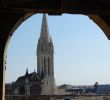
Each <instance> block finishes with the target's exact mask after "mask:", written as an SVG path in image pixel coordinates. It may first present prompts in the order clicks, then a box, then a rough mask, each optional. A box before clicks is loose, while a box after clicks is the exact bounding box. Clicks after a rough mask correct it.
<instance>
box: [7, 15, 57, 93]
mask: <svg viewBox="0 0 110 100" xmlns="http://www.w3.org/2000/svg"><path fill="white" fill-rule="evenodd" d="M36 55H37V72H35V71H34V72H33V73H30V74H29V73H28V69H27V70H26V73H25V75H24V76H20V77H18V79H17V80H16V81H15V82H13V83H11V84H6V95H53V94H55V92H56V85H55V78H54V46H53V42H52V38H51V36H50V34H49V29H48V22H47V17H46V14H43V18H42V26H41V33H40V37H39V40H38V44H37V50H36Z"/></svg>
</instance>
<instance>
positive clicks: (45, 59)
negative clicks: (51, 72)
mask: <svg viewBox="0 0 110 100" xmlns="http://www.w3.org/2000/svg"><path fill="white" fill-rule="evenodd" d="M44 74H45V75H46V74H47V73H46V58H44Z"/></svg>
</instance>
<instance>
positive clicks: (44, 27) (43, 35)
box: [40, 14, 51, 42]
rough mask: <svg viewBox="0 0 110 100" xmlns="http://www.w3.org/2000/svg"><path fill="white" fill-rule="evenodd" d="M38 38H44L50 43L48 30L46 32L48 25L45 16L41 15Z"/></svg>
mask: <svg viewBox="0 0 110 100" xmlns="http://www.w3.org/2000/svg"><path fill="white" fill-rule="evenodd" d="M40 37H41V38H43V39H44V38H45V39H46V40H47V41H48V42H50V41H51V37H50V35H49V30H48V23H47V17H46V14H43V18H42V26H41V35H40Z"/></svg>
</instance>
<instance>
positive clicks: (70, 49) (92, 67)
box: [6, 14, 110, 85]
mask: <svg viewBox="0 0 110 100" xmlns="http://www.w3.org/2000/svg"><path fill="white" fill-rule="evenodd" d="M47 19H48V27H49V33H50V35H51V37H52V40H53V44H54V52H55V53H54V76H55V81H56V85H60V84H71V85H92V84H94V83H95V82H99V84H110V52H109V51H110V40H108V39H107V37H106V36H105V34H104V32H103V31H102V30H101V29H100V28H99V27H98V26H97V25H96V24H95V23H94V22H93V21H92V20H90V19H89V18H88V16H84V15H71V14H63V15H62V16H47ZM41 23H42V14H35V15H33V16H31V17H30V18H28V19H27V20H26V21H24V22H23V23H22V24H21V25H20V26H19V27H18V28H17V30H16V31H15V32H14V34H13V36H12V38H11V40H10V42H9V45H8V48H7V65H6V66H7V67H6V83H9V82H12V81H16V80H17V78H18V77H19V76H23V75H24V74H25V72H26V69H27V68H28V70H29V73H31V72H33V71H34V69H36V71H37V56H36V49H37V43H38V38H39V36H40V31H41Z"/></svg>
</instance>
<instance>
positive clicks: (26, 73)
mask: <svg viewBox="0 0 110 100" xmlns="http://www.w3.org/2000/svg"><path fill="white" fill-rule="evenodd" d="M25 76H28V68H27V69H26V74H25Z"/></svg>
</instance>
